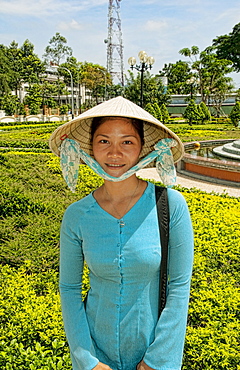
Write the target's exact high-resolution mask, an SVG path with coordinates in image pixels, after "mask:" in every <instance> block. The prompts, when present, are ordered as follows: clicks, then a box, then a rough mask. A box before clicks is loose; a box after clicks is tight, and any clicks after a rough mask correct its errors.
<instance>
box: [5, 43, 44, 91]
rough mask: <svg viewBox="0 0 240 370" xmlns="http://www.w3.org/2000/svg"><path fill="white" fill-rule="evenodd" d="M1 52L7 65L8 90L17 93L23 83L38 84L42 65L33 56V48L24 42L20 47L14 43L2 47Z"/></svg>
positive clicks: (35, 56)
mask: <svg viewBox="0 0 240 370" xmlns="http://www.w3.org/2000/svg"><path fill="white" fill-rule="evenodd" d="M1 50H2V52H3V53H4V56H5V58H6V60H7V63H8V69H7V76H8V84H9V89H10V90H11V91H15V94H16V95H17V92H18V91H19V90H20V89H21V87H22V85H23V83H28V84H29V85H31V83H39V82H40V76H41V74H42V73H43V72H44V70H45V68H44V64H43V62H41V60H40V59H39V58H38V56H37V55H36V54H34V46H33V44H31V43H30V42H29V41H28V40H25V41H24V43H23V45H22V46H21V47H19V46H18V43H16V42H15V41H13V42H11V44H10V45H9V46H8V47H2V48H1Z"/></svg>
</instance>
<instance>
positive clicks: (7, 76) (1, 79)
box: [0, 45, 11, 97]
mask: <svg viewBox="0 0 240 370" xmlns="http://www.w3.org/2000/svg"><path fill="white" fill-rule="evenodd" d="M10 81H11V68H10V66H9V63H8V58H7V57H6V52H5V47H4V46H3V45H0V96H1V97H2V96H3V95H4V94H8V93H9V92H10V91H11V88H10Z"/></svg>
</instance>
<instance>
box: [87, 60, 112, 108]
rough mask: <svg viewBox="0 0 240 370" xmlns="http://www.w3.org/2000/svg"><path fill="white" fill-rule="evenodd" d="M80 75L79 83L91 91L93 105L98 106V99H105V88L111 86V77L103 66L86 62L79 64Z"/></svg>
mask: <svg viewBox="0 0 240 370" xmlns="http://www.w3.org/2000/svg"><path fill="white" fill-rule="evenodd" d="M80 73H81V83H82V84H83V85H85V87H86V88H87V89H88V90H90V91H91V94H92V100H93V101H94V104H95V103H96V104H98V103H99V99H100V97H105V92H107V87H108V86H112V78H111V75H110V74H109V73H108V72H107V70H106V68H104V67H103V66H101V65H99V64H93V63H88V62H85V63H82V64H81V66H80ZM91 103H93V102H91Z"/></svg>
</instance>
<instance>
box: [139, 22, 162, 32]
mask: <svg viewBox="0 0 240 370" xmlns="http://www.w3.org/2000/svg"><path fill="white" fill-rule="evenodd" d="M166 27H167V22H165V21H154V20H149V21H147V22H146V23H145V26H144V29H145V30H147V31H159V30H162V29H163V28H166Z"/></svg>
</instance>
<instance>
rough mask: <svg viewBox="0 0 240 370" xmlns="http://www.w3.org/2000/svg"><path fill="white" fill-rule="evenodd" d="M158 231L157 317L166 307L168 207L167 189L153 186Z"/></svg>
mask: <svg viewBox="0 0 240 370" xmlns="http://www.w3.org/2000/svg"><path fill="white" fill-rule="evenodd" d="M155 194H156V204H157V214H158V223H159V231H160V238H161V252H162V258H161V265H160V279H159V317H160V315H161V312H162V310H163V309H164V307H165V305H166V294H167V283H168V267H167V265H168V241H169V207H168V196H167V189H166V188H164V187H160V186H156V185H155Z"/></svg>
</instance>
